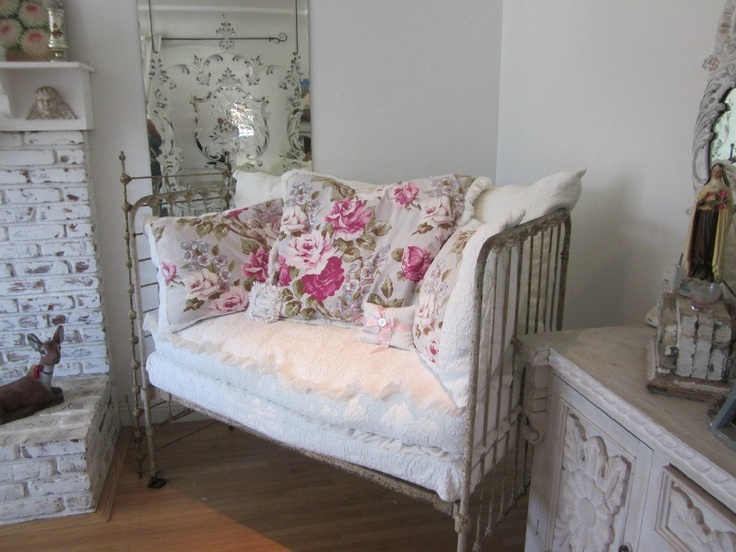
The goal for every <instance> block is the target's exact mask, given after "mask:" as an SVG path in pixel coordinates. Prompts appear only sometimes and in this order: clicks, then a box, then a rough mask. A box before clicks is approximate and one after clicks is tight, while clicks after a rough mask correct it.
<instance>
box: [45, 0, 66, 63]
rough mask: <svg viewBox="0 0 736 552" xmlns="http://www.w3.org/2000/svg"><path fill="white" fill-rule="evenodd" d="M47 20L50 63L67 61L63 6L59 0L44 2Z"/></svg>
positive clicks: (46, 0)
mask: <svg viewBox="0 0 736 552" xmlns="http://www.w3.org/2000/svg"><path fill="white" fill-rule="evenodd" d="M43 5H44V7H45V8H46V11H47V13H48V19H49V50H50V51H51V61H67V59H68V53H69V45H68V44H67V42H66V31H65V29H64V4H63V3H62V1H61V0H44V3H43Z"/></svg>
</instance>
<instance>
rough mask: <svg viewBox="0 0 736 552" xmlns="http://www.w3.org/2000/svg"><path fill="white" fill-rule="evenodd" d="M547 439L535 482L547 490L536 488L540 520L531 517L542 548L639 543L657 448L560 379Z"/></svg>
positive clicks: (610, 547) (603, 548) (556, 381)
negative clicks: (646, 443) (652, 457)
mask: <svg viewBox="0 0 736 552" xmlns="http://www.w3.org/2000/svg"><path fill="white" fill-rule="evenodd" d="M545 440H546V446H545V447H544V448H543V451H544V452H543V454H544V456H545V458H543V459H541V461H538V462H537V460H540V459H535V466H534V467H535V470H536V472H535V473H534V475H533V477H532V481H535V480H536V481H546V484H545V485H543V486H542V487H543V488H542V489H536V493H537V496H536V497H534V496H533V498H536V500H537V502H536V503H535V507H534V509H535V510H536V512H535V515H536V517H537V519H536V520H532V519H531V518H530V522H532V523H533V524H534V523H536V526H537V527H538V530H539V534H538V535H537V537H538V539H537V543H539V544H541V548H542V550H565V551H571V552H575V551H581V552H582V551H585V552H589V551H608V550H614V551H615V550H618V549H619V547H620V546H621V545H624V544H629V545H630V546H631V545H632V544H634V545H635V544H636V543H637V540H638V533H639V527H640V525H641V514H642V511H643V506H644V498H645V496H646V487H647V486H646V477H647V473H648V470H649V463H650V462H651V450H650V449H648V448H647V447H645V446H643V445H642V444H641V443H640V442H639V440H638V439H636V437H634V436H633V435H632V434H631V433H629V432H628V431H626V430H625V429H624V428H623V427H621V426H620V425H618V424H617V423H616V422H614V421H613V420H611V419H610V418H609V417H608V416H606V415H605V414H604V413H603V412H602V411H601V410H600V409H598V408H597V407H595V406H594V405H593V404H592V403H591V402H590V401H589V400H587V399H586V398H584V397H583V396H582V395H580V394H579V393H577V392H576V391H574V390H573V389H571V388H570V387H569V386H567V385H566V384H565V383H563V382H561V381H560V380H559V379H558V378H556V377H555V378H554V379H553V386H552V399H551V409H550V425H549V429H548V432H547V435H546V437H545ZM533 492H534V491H533ZM530 513H531V512H530ZM545 518H546V519H545ZM527 549H528V550H530V549H533V548H527Z"/></svg>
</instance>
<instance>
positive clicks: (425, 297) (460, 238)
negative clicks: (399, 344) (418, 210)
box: [414, 219, 481, 364]
mask: <svg viewBox="0 0 736 552" xmlns="http://www.w3.org/2000/svg"><path fill="white" fill-rule="evenodd" d="M480 226H481V223H480V221H478V220H476V219H472V220H471V221H470V222H469V223H468V224H466V225H465V226H463V227H462V228H459V229H458V230H456V231H455V233H454V234H453V235H452V236H451V237H450V239H449V240H447V242H446V243H445V245H444V246H443V247H442V250H441V251H440V253H439V254H438V255H437V256H436V257H435V259H434V261H433V262H432V265H431V266H430V268H429V270H428V272H427V275H426V276H425V278H424V281H423V282H422V285H421V288H420V290H419V295H418V302H417V313H416V317H415V318H414V346H415V347H416V348H417V352H419V355H420V356H421V357H422V358H424V360H426V361H427V362H429V363H430V364H437V356H438V355H439V351H440V335H441V333H442V326H443V323H444V318H445V310H446V309H447V302H448V300H449V299H450V294H451V293H452V290H453V289H455V284H456V283H457V277H458V272H459V266H460V263H461V262H462V260H463V250H464V249H465V246H466V245H467V244H468V240H469V239H470V238H471V237H472V236H473V234H475V233H476V231H477V230H478V228H480ZM467 291H468V292H471V293H472V290H467Z"/></svg>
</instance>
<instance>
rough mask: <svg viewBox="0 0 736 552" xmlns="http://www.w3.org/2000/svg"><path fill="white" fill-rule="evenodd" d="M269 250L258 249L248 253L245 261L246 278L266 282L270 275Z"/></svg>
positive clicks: (244, 274)
mask: <svg viewBox="0 0 736 552" xmlns="http://www.w3.org/2000/svg"><path fill="white" fill-rule="evenodd" d="M268 255H269V253H268V251H267V250H265V249H260V248H259V249H256V250H255V251H253V252H251V253H248V254H247V255H246V256H245V260H244V261H243V276H244V277H245V279H246V280H250V279H252V280H254V281H257V282H265V281H266V276H267V275H268Z"/></svg>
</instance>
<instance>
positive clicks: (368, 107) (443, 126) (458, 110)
mask: <svg viewBox="0 0 736 552" xmlns="http://www.w3.org/2000/svg"><path fill="white" fill-rule="evenodd" d="M502 5H503V3H502V2H488V0H459V1H457V0H456V1H453V2H447V1H446V0H422V1H419V0H401V1H396V0H371V1H370V2H366V1H365V0H310V41H311V58H310V61H311V73H312V133H313V144H314V166H315V169H316V170H319V171H321V172H325V173H327V174H332V175H335V176H346V177H352V178H355V179H363V180H368V181H371V182H392V181H395V180H399V179H402V178H412V177H419V176H427V175H431V174H446V173H451V172H457V173H464V174H486V175H488V174H493V173H494V172H495V168H496V159H495V157H496V139H497V124H498V87H499V81H498V76H499V63H500V38H501V32H500V31H501V7H502Z"/></svg>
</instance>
